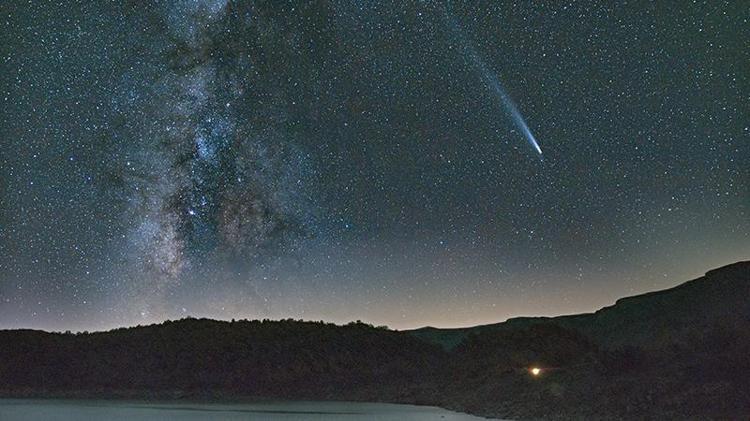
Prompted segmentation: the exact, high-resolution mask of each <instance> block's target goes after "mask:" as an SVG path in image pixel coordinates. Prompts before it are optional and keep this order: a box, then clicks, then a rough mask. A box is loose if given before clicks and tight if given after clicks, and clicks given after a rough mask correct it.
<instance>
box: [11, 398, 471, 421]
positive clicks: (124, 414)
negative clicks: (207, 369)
mask: <svg viewBox="0 0 750 421" xmlns="http://www.w3.org/2000/svg"><path fill="white" fill-rule="evenodd" d="M172 419H177V420H188V421H197V420H218V421H227V420H342V421H346V420H383V421H390V420H394V421H395V420H405V421H412V420H424V421H427V420H436V419H437V420H446V421H469V420H481V419H483V418H479V417H474V416H471V415H466V414H461V413H457V412H451V411H448V410H445V409H440V408H436V407H430V406H413V405H395V404H386V403H359V402H260V403H238V404H228V403H227V404H221V403H189V402H182V401H180V402H143V401H105V400H45V399H0V420H2V421H31V420H33V421H47V420H53V421H74V420H109V421H126V420H127V421H151V420H154V421H157V420H159V421H164V420H172Z"/></svg>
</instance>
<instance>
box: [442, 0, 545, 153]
mask: <svg viewBox="0 0 750 421" xmlns="http://www.w3.org/2000/svg"><path fill="white" fill-rule="evenodd" d="M443 12H444V17H445V21H446V24H447V26H448V28H449V29H450V31H451V33H452V34H453V35H454V37H455V38H456V39H457V40H458V45H459V47H460V48H461V50H463V53H464V56H465V57H466V58H467V59H468V61H469V62H470V63H471V64H472V66H473V67H474V68H475V69H476V70H477V72H478V73H479V75H480V77H481V78H482V81H483V82H484V84H485V85H486V86H487V87H488V88H490V89H491V90H492V92H493V93H494V94H495V97H496V98H497V99H498V100H499V102H500V103H501V104H502V106H503V107H504V108H505V110H506V111H507V112H508V113H509V114H510V116H511V118H512V119H513V121H514V122H515V123H516V125H517V126H518V127H519V128H520V129H521V132H522V133H523V136H524V137H525V138H526V140H527V141H528V142H529V145H531V146H532V147H533V148H534V150H535V151H536V152H537V153H538V154H539V155H542V148H540V147H539V143H538V142H537V141H536V138H535V137H534V134H533V133H531V129H529V126H528V124H526V120H524V118H523V116H522V115H521V112H520V111H518V107H517V106H516V104H515V103H514V102H513V100H512V99H511V98H510V95H508V93H507V92H506V90H505V89H504V88H503V85H502V83H500V79H498V77H497V74H496V73H495V72H494V71H492V69H491V68H490V67H489V66H488V65H487V63H485V61H484V60H483V59H482V57H481V56H480V55H479V53H478V52H477V50H476V49H475V48H474V46H473V45H472V44H471V43H470V42H469V40H468V39H467V38H466V36H465V35H464V33H463V31H462V30H461V26H460V25H459V24H458V22H456V20H455V19H454V18H453V16H451V14H450V13H449V11H448V8H447V6H446V8H445V9H443Z"/></svg>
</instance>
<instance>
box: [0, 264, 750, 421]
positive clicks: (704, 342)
mask: <svg viewBox="0 0 750 421" xmlns="http://www.w3.org/2000/svg"><path fill="white" fill-rule="evenodd" d="M532 366H538V367H541V368H542V371H541V373H540V375H539V376H533V375H531V374H530V372H529V371H528V369H529V367H532ZM749 376H750V262H740V263H736V264H733V265H730V266H725V267H723V268H720V269H716V270H713V271H710V272H708V273H707V274H706V275H705V276H704V277H701V278H699V279H695V280H693V281H689V282H686V283H684V284H682V285H679V286H677V287H675V288H671V289H668V290H664V291H658V292H653V293H649V294H644V295H639V296H635V297H629V298H624V299H621V300H619V301H618V302H617V303H616V304H615V305H613V306H611V307H607V308H604V309H601V310H599V311H597V312H596V313H592V314H583V315H575V316H562V317H555V318H518V319H511V320H508V321H507V322H504V323H499V324H495V325H486V326H478V327H474V328H466V329H434V328H424V329H418V330H415V331H407V332H398V331H391V330H388V329H385V328H376V327H372V326H370V325H366V324H363V323H351V324H349V325H346V326H336V325H332V324H326V323H322V322H302V321H293V320H286V321H245V320H242V321H233V322H220V321H214V320H205V319H200V320H199V319H184V320H180V321H174V322H170V321H167V322H164V323H162V324H160V325H151V326H145V327H135V328H128V329H117V330H113V331H109V332H99V333H83V334H70V333H66V334H63V333H47V332H41V331H32V330H7V331H0V396H4V397H31V396H33V397H47V396H58V397H59V396H68V397H73V396H75V397H149V398H169V399H177V398H185V399H196V398H205V399H263V398H281V399H293V400H300V399H305V400H327V399H331V400H353V401H377V402H398V403H416V404H429V405H438V406H443V407H447V408H451V409H457V410H462V411H466V412H470V413H474V414H479V415H485V416H496V417H507V418H545V419H556V418H561V419H569V418H583V419H665V418H666V419H688V418H698V419H705V418H716V419H747V418H748V416H750V378H749Z"/></svg>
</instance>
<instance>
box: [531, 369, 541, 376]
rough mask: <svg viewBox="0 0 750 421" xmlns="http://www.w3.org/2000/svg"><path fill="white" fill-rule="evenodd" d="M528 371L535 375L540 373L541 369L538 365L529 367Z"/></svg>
mask: <svg viewBox="0 0 750 421" xmlns="http://www.w3.org/2000/svg"><path fill="white" fill-rule="evenodd" d="M529 373H531V375H532V376H534V377H537V376H539V375H540V374H542V369H541V368H539V367H531V368H530V369H529Z"/></svg>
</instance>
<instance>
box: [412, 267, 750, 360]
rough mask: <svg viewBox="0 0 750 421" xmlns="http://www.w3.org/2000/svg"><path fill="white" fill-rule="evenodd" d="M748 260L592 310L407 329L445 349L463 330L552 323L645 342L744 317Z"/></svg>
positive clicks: (607, 340)
mask: <svg viewBox="0 0 750 421" xmlns="http://www.w3.org/2000/svg"><path fill="white" fill-rule="evenodd" d="M749 297H750V261H743V262H737V263H733V264H730V265H727V266H723V267H721V268H718V269H714V270H711V271H709V272H707V273H706V274H705V275H704V276H702V277H700V278H697V279H694V280H691V281H687V282H685V283H682V284H680V285H677V286H675V287H672V288H668V289H664V290H659V291H653V292H648V293H645V294H640V295H635V296H630V297H625V298H620V299H619V300H617V301H616V302H615V304H613V305H611V306H608V307H604V308H602V309H600V310H597V311H596V312H594V313H584V314H576V315H566V316H556V317H516V318H512V319H508V320H507V321H505V322H501V323H495V324H489V325H481V326H474V327H468V328H455V329H440V328H434V327H424V328H420V329H415V330H411V331H408V332H410V333H411V334H413V335H415V336H417V337H419V338H422V339H424V340H426V341H428V342H433V343H436V344H439V345H441V346H443V347H445V348H447V349H451V348H453V347H455V346H457V345H458V344H459V343H461V341H463V340H464V339H465V338H466V337H467V336H468V335H471V334H477V333H480V332H484V331H491V330H497V329H509V328H510V329H512V328H522V327H526V326H529V325H533V324H537V323H555V324H557V325H560V326H564V327H567V328H570V329H574V330H576V331H578V332H580V333H582V334H584V335H586V336H587V337H589V338H591V339H592V340H594V341H595V342H597V343H599V344H600V345H602V346H605V347H610V348H612V347H614V348H616V347H619V346H623V345H633V346H635V345H637V346H650V345H654V344H655V343H659V342H663V341H674V340H679V339H684V336H685V335H690V334H691V332H692V331H694V330H699V329H705V328H707V327H710V324H711V323H712V321H714V320H722V321H723V322H727V323H737V324H741V323H745V324H747V323H748V322H749V321H750V298H749Z"/></svg>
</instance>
